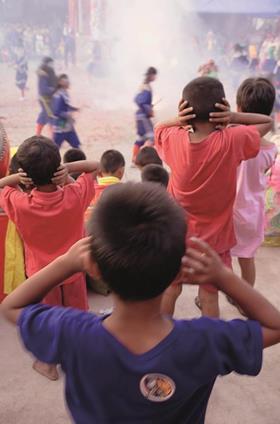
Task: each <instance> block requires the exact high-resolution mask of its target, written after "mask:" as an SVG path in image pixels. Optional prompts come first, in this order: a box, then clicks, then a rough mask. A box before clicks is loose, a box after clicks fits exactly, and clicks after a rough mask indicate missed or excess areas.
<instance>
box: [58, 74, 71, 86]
mask: <svg viewBox="0 0 280 424" xmlns="http://www.w3.org/2000/svg"><path fill="white" fill-rule="evenodd" d="M63 79H69V77H68V75H67V74H61V75H59V77H58V78H57V90H59V89H60V88H61V80H63Z"/></svg>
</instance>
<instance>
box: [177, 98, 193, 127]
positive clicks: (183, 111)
mask: <svg viewBox="0 0 280 424" xmlns="http://www.w3.org/2000/svg"><path fill="white" fill-rule="evenodd" d="M187 105H188V102H187V101H186V100H183V99H182V100H180V103H179V107H178V109H179V114H178V117H179V121H180V124H181V125H182V126H183V127H185V126H187V125H189V121H191V120H192V119H194V118H195V117H196V115H195V114H194V113H193V107H187Z"/></svg>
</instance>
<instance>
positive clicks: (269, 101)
mask: <svg viewBox="0 0 280 424" xmlns="http://www.w3.org/2000/svg"><path fill="white" fill-rule="evenodd" d="M275 95H276V92H275V88H274V86H273V84H272V83H271V82H270V81H269V80H268V79H266V78H247V79H246V80H245V81H243V82H242V84H241V85H240V87H239V89H238V91H237V98H236V101H237V106H238V107H239V108H240V109H241V111H242V112H250V113H262V114H264V115H270V114H271V112H272V109H273V106H274V102H275Z"/></svg>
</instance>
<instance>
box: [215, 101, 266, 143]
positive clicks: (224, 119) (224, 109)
mask: <svg viewBox="0 0 280 424" xmlns="http://www.w3.org/2000/svg"><path fill="white" fill-rule="evenodd" d="M215 107H216V108H218V109H220V110H221V112H211V113H210V118H209V121H210V122H212V123H216V124H218V126H219V125H222V126H227V125H229V124H238V125H254V126H255V127H256V128H257V130H258V131H259V134H260V136H261V137H263V136H264V135H265V134H267V133H268V132H269V131H271V130H272V127H273V119H272V118H271V117H270V116H267V115H261V114H259V113H239V112H231V110H230V104H229V103H228V101H227V100H226V99H223V103H216V104H215Z"/></svg>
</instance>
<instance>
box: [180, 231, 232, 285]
mask: <svg viewBox="0 0 280 424" xmlns="http://www.w3.org/2000/svg"><path fill="white" fill-rule="evenodd" d="M190 241H191V246H192V247H189V248H188V249H187V252H186V255H185V256H184V257H183V259H182V268H181V275H182V280H183V282H184V283H188V284H206V283H212V284H213V282H217V284H219V282H220V281H221V280H223V278H224V276H225V274H226V273H228V269H227V268H226V267H225V265H224V264H223V262H222V261H221V259H220V257H219V255H218V254H217V253H216V252H215V251H214V250H213V249H211V247H210V246H209V245H208V244H207V243H205V242H204V241H202V240H200V239H197V238H195V237H193V238H191V240H190Z"/></svg>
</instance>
